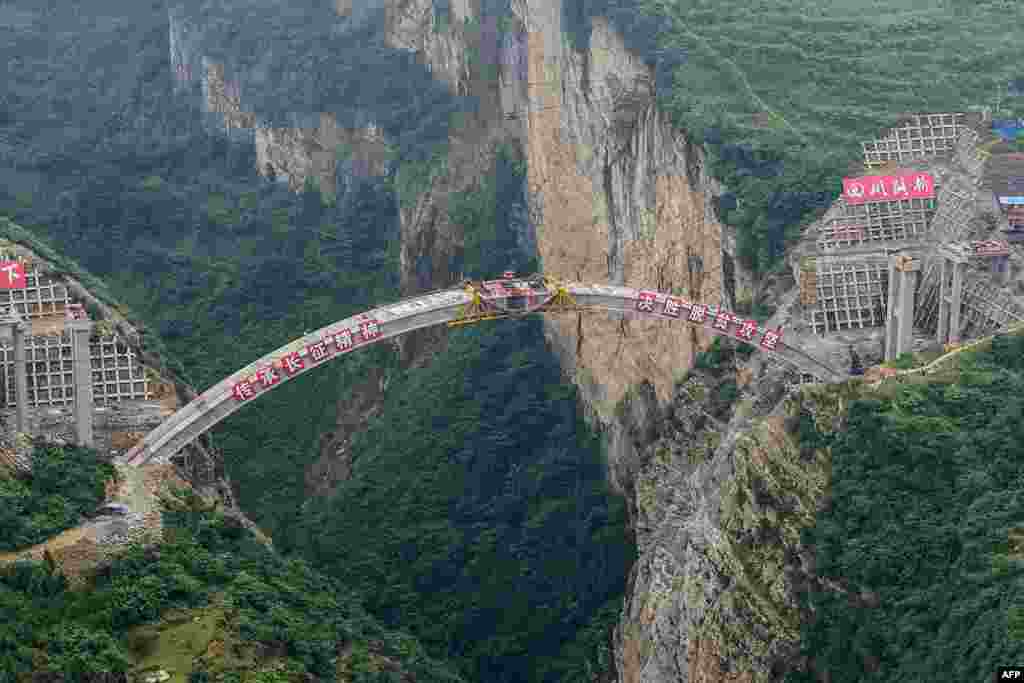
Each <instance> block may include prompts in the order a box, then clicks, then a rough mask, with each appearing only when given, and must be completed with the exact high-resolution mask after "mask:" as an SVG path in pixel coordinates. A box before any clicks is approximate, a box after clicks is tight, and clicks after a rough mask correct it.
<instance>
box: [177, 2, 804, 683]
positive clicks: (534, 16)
mask: <svg viewBox="0 0 1024 683" xmlns="http://www.w3.org/2000/svg"><path fill="white" fill-rule="evenodd" d="M446 5H449V6H450V10H449V12H448V13H447V21H445V22H441V23H439V21H438V16H439V13H438V11H437V8H435V7H434V6H433V2H432V0H386V1H385V2H384V9H385V41H386V43H387V44H388V45H389V46H391V47H393V48H396V49H401V50H408V51H412V52H414V53H415V54H416V57H417V59H418V60H419V62H420V63H422V64H424V65H425V66H426V67H427V68H428V69H430V71H431V72H432V73H434V74H435V75H436V77H437V78H438V80H440V81H442V82H444V83H445V84H446V85H447V87H448V90H449V91H450V92H451V93H452V94H453V95H462V96H468V97H469V98H471V99H473V100H474V101H476V102H477V103H478V107H477V109H476V111H474V112H471V113H469V114H468V115H466V116H465V117H464V118H463V119H462V120H461V121H460V122H459V124H458V125H455V126H452V127H451V129H450V137H449V139H448V146H447V150H446V157H445V159H444V163H443V164H441V165H439V166H438V167H437V168H436V169H435V174H434V176H433V178H432V180H431V181H430V182H429V183H428V186H427V187H426V188H425V189H420V190H417V191H416V192H415V193H414V194H413V195H412V196H404V197H399V199H400V201H401V204H402V208H401V216H400V220H401V251H400V253H401V265H400V268H401V283H402V290H403V293H404V294H409V293H413V292H417V291H423V290H426V289H434V288H439V287H443V286H447V285H449V284H451V283H452V282H453V281H455V279H456V278H457V277H458V275H459V274H458V273H456V272H454V270H455V269H454V268H453V265H452V264H454V263H457V262H458V261H459V259H460V257H461V254H462V251H463V248H464V235H463V234H462V227H461V226H459V225H457V224H453V222H452V221H451V220H450V218H449V215H448V201H449V199H450V197H452V196H453V194H456V193H460V192H464V191H467V190H473V189H475V188H476V187H478V185H477V183H478V182H479V178H481V177H483V176H484V175H486V174H487V173H490V172H492V170H493V163H494V154H495V149H496V147H497V145H498V144H500V143H508V142H511V143H513V144H516V145H518V146H519V148H520V150H521V151H522V153H523V155H524V156H525V157H526V159H527V162H528V163H527V169H528V171H527V173H528V176H527V180H526V182H527V190H528V193H527V197H528V204H529V206H528V209H529V210H528V214H529V220H528V223H529V230H527V232H530V233H531V238H533V239H535V243H536V249H537V252H538V255H539V258H540V262H541V267H542V269H543V270H544V271H545V272H546V273H548V274H552V275H556V276H561V277H564V278H566V279H574V280H582V281H585V282H595V283H604V282H609V281H611V282H615V283H619V284H625V285H629V286H636V287H654V288H657V289H660V290H671V291H675V292H677V293H680V294H684V295H686V296H688V297H691V298H693V299H697V300H700V301H703V302H706V303H712V304H723V303H725V304H731V303H732V299H733V292H734V290H735V284H734V283H739V284H740V285H742V282H743V279H742V277H741V275H742V274H738V273H734V272H732V271H733V269H732V268H730V267H729V265H728V263H729V259H728V258H727V257H726V258H725V259H723V252H726V253H728V252H732V251H734V247H733V243H734V239H731V238H730V237H729V236H728V234H727V233H726V234H724V235H723V228H722V226H721V225H720V224H719V222H718V221H717V219H716V216H715V212H714V210H713V208H712V207H713V198H714V197H715V196H716V195H718V194H719V193H720V192H721V191H722V190H721V188H720V187H719V185H718V183H716V182H715V181H714V179H713V178H711V177H709V175H708V173H707V171H706V168H705V158H704V154H703V151H702V150H701V149H700V148H699V147H698V146H696V145H694V144H692V143H691V142H690V141H689V140H688V139H687V137H686V135H685V133H684V132H683V131H679V130H676V129H674V128H673V127H672V125H671V124H670V122H669V121H668V120H667V117H666V115H665V114H664V113H663V112H661V111H660V110H659V108H658V106H657V104H656V101H655V96H656V94H657V93H656V92H655V86H654V84H655V79H654V74H653V71H652V68H651V67H649V66H648V65H646V64H645V63H644V61H643V60H642V59H641V57H640V56H639V55H636V54H634V53H632V52H631V51H630V50H628V49H627V48H626V46H625V44H624V42H623V40H622V38H621V36H619V35H618V34H617V32H616V31H615V30H614V28H613V27H612V26H611V25H610V24H609V23H608V22H607V21H606V20H604V19H601V18H596V19H594V20H593V24H592V29H593V30H592V35H591V40H590V44H589V47H588V48H587V49H586V50H576V49H573V48H571V47H569V46H568V44H567V42H566V38H565V36H564V35H563V33H562V27H561V17H562V12H563V7H562V0H512V2H511V8H512V14H511V17H509V19H510V20H511V24H510V29H509V30H507V31H506V32H505V33H504V34H502V35H501V37H500V39H499V33H498V31H497V30H496V25H495V23H494V21H493V18H488V17H481V16H480V8H479V3H478V2H470V1H469V0H453V1H452V2H450V3H446ZM343 6H344V10H345V11H348V9H349V7H350V5H349V4H348V3H342V2H339V3H338V8H339V10H338V11H339V13H343V11H342V8H343ZM467 20H468V21H467ZM185 33H187V32H185ZM188 41H189V39H188V37H187V35H183V36H182V37H181V38H180V39H178V41H177V43H176V44H178V45H185V44H187V43H188ZM172 42H173V41H172ZM470 55H475V56H476V58H475V59H474V58H472V57H471V56H470ZM183 59H184V58H183ZM185 61H187V60H185ZM495 76H497V78H495ZM205 78H206V80H207V82H208V83H212V84H213V86H210V85H206V86H204V87H205V88H206V90H205V92H209V91H210V90H211V87H212V90H213V91H217V90H218V88H220V87H221V86H218V85H217V82H218V81H217V78H218V77H217V74H216V73H214V74H213V77H212V78H211V77H210V76H206V77H205ZM221 80H225V79H221ZM241 80H244V78H243V79H241ZM223 91H224V97H223V98H220V99H218V100H217V101H209V102H208V103H207V105H205V106H206V107H207V109H208V110H213V109H218V108H220V109H223V110H225V111H226V112H227V113H226V114H225V115H226V116H227V117H228V118H231V117H232V116H234V117H237V116H239V115H238V114H237V113H232V112H234V107H233V105H232V104H231V97H232V96H233V94H234V90H233V89H232V88H231V87H229V86H228V85H225V86H223ZM243 99H244V97H243ZM218 102H219V104H218ZM254 125H255V126H256V133H255V134H254V141H253V144H255V145H257V149H260V147H261V146H262V147H263V148H264V151H262V152H259V157H260V159H261V163H262V162H263V161H264V160H268V161H269V162H270V163H271V165H272V166H273V167H274V169H275V170H276V169H282V170H284V171H285V172H287V174H288V177H289V179H290V180H289V181H290V182H291V178H293V177H294V178H298V177H304V176H305V175H309V174H313V175H317V174H326V172H327V171H326V164H329V161H319V160H318V159H320V157H317V156H316V155H317V154H318V153H319V152H317V151H315V146H313V145H310V144H307V141H308V140H309V139H310V138H315V137H317V136H319V137H320V138H321V139H322V138H325V137H328V136H329V135H331V133H329V132H326V133H325V131H329V129H330V126H331V124H330V122H325V121H324V120H321V121H320V126H319V128H317V126H316V125H307V126H305V127H306V128H310V129H316V130H317V131H318V132H316V133H312V134H310V135H309V136H307V137H304V136H303V135H300V134H298V133H296V132H295V131H294V130H292V131H284V132H280V133H278V132H271V131H269V130H264V131H261V130H260V123H259V120H258V117H256V122H255V124H254ZM301 127H302V126H296V127H293V128H301ZM321 146H322V145H321ZM300 184H301V183H294V185H300ZM723 261H725V262H723ZM545 325H546V334H547V336H548V339H549V341H550V342H551V345H552V348H553V349H555V351H556V352H557V353H559V355H560V357H561V359H562V363H563V367H564V369H565V371H566V374H567V375H568V376H569V377H571V378H572V379H573V381H575V382H576V383H577V384H578V385H579V387H580V389H581V394H582V396H583V399H584V402H585V405H586V409H587V411H588V414H589V415H590V417H591V418H592V419H593V420H594V422H595V424H596V426H597V427H598V428H600V429H602V430H603V431H604V432H605V434H606V438H607V442H608V458H609V478H610V480H611V482H612V483H613V485H614V486H615V487H616V488H617V489H618V490H619V491H621V492H622V493H623V494H624V495H625V496H626V499H627V501H628V503H629V508H630V511H631V521H632V524H633V527H634V531H635V532H636V536H637V541H638V545H639V550H640V555H639V559H638V562H637V565H636V567H635V569H634V572H633V576H632V577H631V579H630V582H629V584H628V586H627V601H626V604H625V605H624V610H623V615H622V621H621V624H620V626H619V628H618V629H617V632H616V638H615V649H616V657H615V658H616V671H615V672H612V673H613V674H614V676H616V677H617V679H618V680H619V681H621V682H622V683H627V682H628V683H634V682H636V683H638V682H639V681H645V682H648V681H650V682H655V683H661V682H662V681H664V682H665V683H667V682H668V681H687V680H694V681H696V680H700V681H725V680H762V679H763V676H761V677H759V676H760V674H759V673H758V672H760V673H764V672H766V671H770V670H771V667H772V666H773V665H774V664H773V663H774V662H776V661H779V660H782V659H785V657H787V656H790V655H791V654H792V647H793V646H794V641H793V628H794V623H795V622H794V619H795V616H794V609H795V602H794V599H793V598H792V592H791V591H790V588H791V586H790V584H786V583H785V581H787V580H789V579H785V578H784V576H783V574H784V572H783V569H784V566H783V565H785V562H784V561H783V556H785V557H789V555H786V553H787V552H789V551H792V550H793V549H794V547H795V546H794V544H796V543H797V540H796V539H797V536H794V533H795V531H794V530H796V529H798V527H799V526H800V525H801V524H803V523H805V522H806V520H807V518H808V516H809V515H810V512H809V511H810V510H811V509H812V508H813V505H814V504H815V501H816V496H817V495H818V494H819V491H820V483H821V481H820V479H821V477H820V471H819V470H820V468H819V469H813V468H812V470H811V471H809V472H806V473H800V477H801V478H800V484H801V486H802V487H803V488H802V489H801V491H803V493H801V494H800V496H798V498H799V500H796V501H793V504H794V505H796V508H793V510H795V512H793V515H795V516H794V517H792V519H791V518H790V517H787V518H786V519H787V520H790V521H788V522H787V524H788V526H786V527H785V533H784V534H783V537H782V538H781V540H779V541H778V543H775V544H774V545H771V546H770V547H768V546H764V547H761V546H757V544H756V543H755V544H754V545H751V537H750V534H751V533H753V531H752V530H756V529H757V528H758V527H757V523H758V521H759V520H760V519H762V518H766V519H768V518H771V516H772V515H775V514H777V513H775V512H771V511H770V510H769V507H768V506H767V505H766V504H762V503H760V502H750V499H749V496H748V494H747V492H746V491H747V487H749V486H753V485H754V484H753V483H752V482H754V480H756V481H757V482H767V483H766V484H765V486H766V487H767V490H768V491H770V492H771V495H776V496H778V497H780V498H785V496H786V495H787V494H786V493H785V488H786V486H787V485H788V484H789V483H791V482H790V478H792V477H795V476H797V474H798V472H797V470H798V469H799V467H798V466H797V465H796V464H795V463H794V460H793V459H794V458H799V457H801V456H800V454H799V453H797V452H795V451H794V450H793V448H794V446H793V444H792V440H791V438H790V437H789V436H788V434H787V432H786V430H785V429H784V428H783V427H782V426H780V425H781V422H780V420H782V419H783V417H780V416H776V417H775V418H772V419H771V420H769V421H766V422H763V423H761V424H760V426H757V427H754V428H752V429H753V430H754V431H749V429H751V428H750V427H749V424H748V422H744V421H743V420H748V421H749V417H750V412H749V411H748V413H746V414H744V415H743V416H742V417H740V418H736V419H738V420H740V422H739V423H738V425H733V426H732V427H728V423H729V420H730V417H729V413H728V412H726V413H723V414H721V415H719V416H718V417H715V418H711V419H707V418H706V417H705V416H704V412H707V408H706V407H704V408H701V407H700V406H699V405H698V404H699V400H698V399H696V398H694V397H690V398H687V397H688V396H689V395H688V394H685V392H684V394H682V395H681V394H679V393H677V391H676V389H675V385H676V383H677V381H679V380H681V379H682V378H683V376H684V374H685V373H686V371H687V370H689V369H690V367H691V366H692V363H693V358H694V354H695V353H696V352H697V351H698V350H699V349H701V348H702V347H704V346H705V345H706V344H708V343H709V342H710V338H709V337H708V336H706V334H705V333H703V332H701V331H697V330H694V329H691V328H689V327H687V326H684V325H682V324H678V323H677V324H670V323H665V322H650V321H638V320H631V319H628V316H627V317H626V318H614V317H612V316H610V315H608V314H599V313H590V314H563V315H560V316H548V317H547V318H546V321H545ZM444 338H445V333H444V330H433V331H425V332H421V333H417V334H414V335H407V336H406V337H403V338H402V340H401V343H400V345H401V347H402V352H403V357H404V359H405V361H406V363H418V362H421V361H422V360H424V359H425V358H428V357H429V356H430V355H431V354H432V353H433V352H435V351H437V350H439V349H441V348H442V347H443V345H444ZM759 371H763V370H761V369H759ZM377 380H379V378H375V379H374V380H373V381H368V382H367V384H366V386H365V387H364V388H363V389H361V390H360V389H359V388H357V390H356V391H354V392H353V395H352V398H351V400H350V401H349V402H348V403H347V404H346V405H343V406H339V411H338V428H337V430H335V431H334V432H333V433H332V434H330V435H327V436H326V437H325V439H324V443H323V448H322V451H323V457H322V458H321V460H320V462H318V463H317V465H316V466H315V467H314V468H313V469H311V470H310V472H309V473H308V476H307V486H308V490H309V491H310V492H311V493H317V492H323V491H327V490H329V489H330V487H331V485H333V483H334V482H336V481H337V480H340V479H344V478H346V477H347V470H348V467H349V466H350V463H349V462H348V460H347V459H346V458H347V456H346V453H345V446H346V444H347V443H348V439H349V438H350V436H351V433H352V432H353V431H354V430H358V429H359V428H361V425H362V424H363V423H364V422H365V419H366V416H368V415H371V414H373V412H374V410H375V409H376V407H375V406H377V405H379V403H380V402H381V401H382V400H383V395H384V389H385V387H383V385H382V384H381V383H380V382H379V381H377ZM688 386H689V389H686V391H691V390H694V391H700V390H699V388H698V387H696V386H694V385H692V383H691V385H688ZM711 388H712V387H711V386H710V385H705V386H704V391H710V390H711ZM775 398H778V397H777V396H776V397H775ZM690 403H693V404H694V405H690ZM759 405H760V404H759ZM760 408H761V409H763V408H764V406H760ZM701 411H704V412H701ZM755 412H756V411H755ZM687 425H688V426H687ZM727 433H729V434H733V436H732V437H726V436H725V434H727ZM744 434H746V436H742V435H744ZM723 444H725V445H723ZM815 462H817V461H815ZM815 467H818V465H815ZM757 486H761V483H758V484H757ZM786 509H787V510H790V508H786ZM787 514H788V513H787ZM786 566H788V565H786ZM786 576H788V575H786ZM765 591H767V593H766V592H765ZM765 595H767V596H768V600H767V601H766V600H764V599H762V598H763V597H764V596H765ZM744 620H747V621H744ZM750 620H752V621H750ZM746 623H752V624H756V625H757V627H756V628H753V630H751V631H747V630H744V629H743V628H742V625H743V624H746ZM745 671H746V672H753V674H752V675H755V674H756V675H755V676H754V678H749V677H748V678H743V677H742V674H741V675H737V672H745Z"/></svg>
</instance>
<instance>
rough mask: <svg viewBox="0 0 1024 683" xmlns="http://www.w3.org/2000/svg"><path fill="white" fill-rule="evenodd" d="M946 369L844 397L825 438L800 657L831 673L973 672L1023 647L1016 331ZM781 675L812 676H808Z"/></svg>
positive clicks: (1020, 355)
mask: <svg viewBox="0 0 1024 683" xmlns="http://www.w3.org/2000/svg"><path fill="white" fill-rule="evenodd" d="M960 358H961V359H962V360H960V367H959V371H957V372H952V373H950V374H949V375H948V376H947V377H946V378H945V379H933V380H931V381H929V382H914V383H907V384H902V385H897V386H896V388H895V391H894V392H893V395H892V396H880V397H874V398H862V399H859V400H856V401H853V402H852V403H851V405H850V407H849V412H848V419H847V424H846V428H845V429H844V430H842V431H840V432H838V433H837V434H835V435H833V436H829V437H825V436H823V435H822V434H820V433H818V431H817V430H816V429H815V428H814V426H813V422H812V421H811V420H810V419H805V420H804V422H803V427H802V430H801V442H802V443H803V444H804V445H805V446H806V447H818V448H821V447H830V448H831V453H832V482H831V491H830V503H829V505H828V507H827V509H826V510H825V511H823V512H822V513H820V514H819V516H818V518H817V522H816V525H815V526H814V527H813V528H812V529H811V530H809V531H808V533H807V536H806V538H805V542H806V543H809V544H813V546H814V548H815V552H816V562H817V573H818V574H819V576H821V577H823V578H826V579H828V580H830V581H834V582H836V583H837V584H838V585H840V586H843V587H845V588H846V589H847V590H849V591H851V592H853V593H854V594H857V593H861V592H865V593H868V592H870V593H874V594H875V595H876V596H877V603H876V604H870V603H871V601H870V600H869V601H868V603H869V604H868V606H860V607H857V606H853V605H852V604H851V598H850V597H849V596H846V595H841V594H838V593H837V592H835V591H834V590H831V589H830V590H825V591H823V592H813V593H811V594H810V595H808V596H807V606H808V607H810V608H813V609H814V610H815V618H814V619H813V622H812V625H811V626H809V627H808V628H807V629H806V630H805V633H804V641H803V648H804V654H806V655H808V656H810V657H812V658H814V660H816V662H817V667H818V669H819V670H827V671H829V672H830V673H831V677H830V680H832V681H834V682H836V683H843V682H847V681H849V682H853V681H863V680H871V681H893V682H895V681H907V680H932V681H980V680H985V679H987V678H990V677H991V676H992V672H993V667H994V666H996V665H999V663H1001V662H1011V661H1020V659H1021V655H1022V654H1024V621H1022V620H1021V615H1022V614H1024V611H1022V609H1021V608H1022V606H1024V554H1022V552H1024V545H1022V543H1024V496H1022V494H1021V484H1022V482H1024V462H1022V460H1021V457H1020V455H1021V453H1024V419H1022V418H1024V401H1022V400H1021V396H1024V393H1022V392H1024V337H1020V336H1003V337H997V338H996V339H995V340H994V341H993V343H992V348H991V349H990V350H987V351H981V352H976V353H975V352H966V353H964V354H962V355H961V356H960ZM788 680H790V681H793V682H796V681H807V682H808V683H809V682H810V681H814V680H817V678H815V677H814V676H812V675H810V674H806V675H791V676H790V677H789V679H788Z"/></svg>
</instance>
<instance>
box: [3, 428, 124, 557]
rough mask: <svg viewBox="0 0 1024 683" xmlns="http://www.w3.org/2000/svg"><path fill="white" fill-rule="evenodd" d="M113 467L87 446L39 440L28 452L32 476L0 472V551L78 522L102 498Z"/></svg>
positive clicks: (45, 536)
mask: <svg viewBox="0 0 1024 683" xmlns="http://www.w3.org/2000/svg"><path fill="white" fill-rule="evenodd" d="M113 476H114V466H113V465H111V464H110V463H108V462H105V461H102V460H100V459H99V458H98V457H97V456H96V452H95V451H92V450H90V449H87V448H74V447H65V448H55V447H52V446H49V445H44V444H40V445H38V446H36V447H35V448H34V449H33V452H32V476H31V478H28V479H19V478H13V477H10V478H9V477H7V476H6V474H5V473H3V472H0V551H7V550H18V549H20V548H25V547H28V546H31V545H35V544H36V543H41V542H42V541H45V540H46V539H48V538H50V537H51V536H53V535H54V534H57V533H60V532H61V531H64V530H65V529H69V528H71V527H73V526H75V525H76V524H78V523H79V522H80V521H81V519H82V515H83V514H85V513H89V512H92V511H93V510H95V509H96V508H97V507H98V506H99V505H100V504H101V503H102V502H103V500H104V484H105V483H106V482H107V481H109V480H110V478H111V477H113Z"/></svg>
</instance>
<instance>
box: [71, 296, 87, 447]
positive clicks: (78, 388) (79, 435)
mask: <svg viewBox="0 0 1024 683" xmlns="http://www.w3.org/2000/svg"><path fill="white" fill-rule="evenodd" d="M92 326H93V321H92V320H89V319H88V318H86V317H84V316H81V317H78V316H72V315H69V316H68V318H67V321H66V329H67V331H68V332H69V333H70V334H71V358H72V362H73V366H74V378H75V379H74V383H75V403H74V407H75V435H76V440H77V442H78V445H79V446H88V447H89V448H92V446H93V437H92V418H93V395H92V359H91V358H90V355H89V336H90V335H91V334H92Z"/></svg>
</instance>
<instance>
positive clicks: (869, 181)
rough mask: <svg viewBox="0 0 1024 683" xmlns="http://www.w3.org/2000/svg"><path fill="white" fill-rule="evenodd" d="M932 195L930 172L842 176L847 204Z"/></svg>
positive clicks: (933, 186) (929, 197)
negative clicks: (857, 176) (856, 176)
mask: <svg viewBox="0 0 1024 683" xmlns="http://www.w3.org/2000/svg"><path fill="white" fill-rule="evenodd" d="M934 196H935V180H934V179H933V178H932V176H931V174H930V173H904V174H901V175H867V176H861V177H860V178H843V199H845V200H846V203H847V204H864V203H867V202H893V201H897V200H900V199H931V198H932V197H934Z"/></svg>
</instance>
